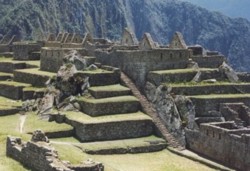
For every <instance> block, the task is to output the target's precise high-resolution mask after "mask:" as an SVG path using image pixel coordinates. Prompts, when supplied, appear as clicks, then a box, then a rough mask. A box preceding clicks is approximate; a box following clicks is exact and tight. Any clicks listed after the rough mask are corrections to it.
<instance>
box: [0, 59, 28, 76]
mask: <svg viewBox="0 0 250 171" xmlns="http://www.w3.org/2000/svg"><path fill="white" fill-rule="evenodd" d="M24 68H26V63H25V62H15V61H0V72H7V73H13V72H14V70H16V69H24Z"/></svg>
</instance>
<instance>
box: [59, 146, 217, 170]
mask: <svg viewBox="0 0 250 171" xmlns="http://www.w3.org/2000/svg"><path fill="white" fill-rule="evenodd" d="M54 147H55V148H56V150H57V151H58V154H59V157H60V158H61V159H62V160H67V161H70V162H71V163H72V164H78V163H80V162H82V161H84V160H87V159H90V158H91V159H93V160H94V161H98V162H102V163H104V166H105V171H201V170H202V171H212V170H214V169H211V168H209V167H207V166H205V165H202V164H200V163H198V162H194V161H192V160H189V159H186V158H184V157H180V156H178V155H175V154H173V153H171V152H169V151H168V150H163V151H160V152H155V153H142V154H122V155H87V154H84V153H82V152H81V150H79V148H77V147H75V146H71V145H62V144H56V145H54Z"/></svg>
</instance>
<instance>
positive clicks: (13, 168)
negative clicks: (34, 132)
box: [0, 115, 31, 171]
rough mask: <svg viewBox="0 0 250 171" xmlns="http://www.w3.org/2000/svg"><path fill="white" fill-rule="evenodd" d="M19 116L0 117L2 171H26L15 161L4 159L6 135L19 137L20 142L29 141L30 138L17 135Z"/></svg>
mask: <svg viewBox="0 0 250 171" xmlns="http://www.w3.org/2000/svg"><path fill="white" fill-rule="evenodd" d="M18 126H19V115H11V116H2V117H0V147H1V150H0V170H3V171H5V170H6V171H27V169H26V168H24V167H23V166H22V165H21V164H20V163H18V162H17V161H15V160H13V159H11V158H8V157H6V148H5V146H6V139H7V136H8V135H11V136H17V137H21V138H22V140H24V141H26V140H30V138H31V136H30V135H27V134H20V133H19V127H18Z"/></svg>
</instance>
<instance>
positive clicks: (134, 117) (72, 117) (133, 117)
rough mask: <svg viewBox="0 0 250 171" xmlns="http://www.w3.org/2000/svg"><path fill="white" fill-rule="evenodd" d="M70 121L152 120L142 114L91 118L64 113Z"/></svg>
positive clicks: (75, 113) (73, 113) (84, 115)
mask: <svg viewBox="0 0 250 171" xmlns="http://www.w3.org/2000/svg"><path fill="white" fill-rule="evenodd" d="M62 113H63V114H65V115H66V117H67V118H68V119H69V120H74V121H77V122H80V123H86V124H87V123H105V122H115V121H123V120H145V119H151V118H150V117H149V116H147V115H146V114H144V113H142V112H137V113H129V114H114V115H107V116H98V117H91V116H89V115H86V114H83V113H81V112H62Z"/></svg>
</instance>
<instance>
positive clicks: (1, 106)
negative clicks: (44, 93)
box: [0, 96, 22, 116]
mask: <svg viewBox="0 0 250 171" xmlns="http://www.w3.org/2000/svg"><path fill="white" fill-rule="evenodd" d="M21 107H22V102H21V101H15V100H12V99H9V98H6V97H3V96H0V116H6V115H14V114H16V113H18V112H19V111H20V109H21Z"/></svg>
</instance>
